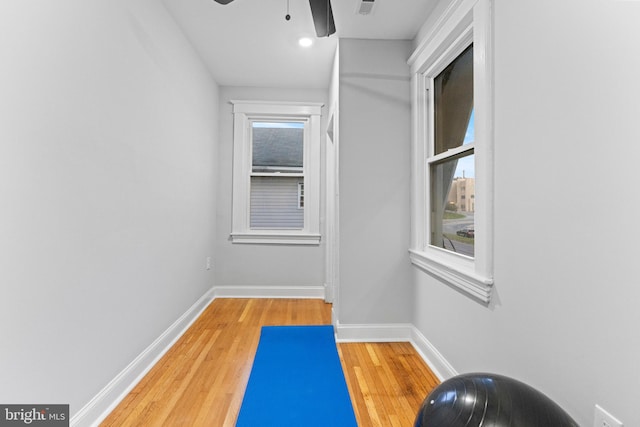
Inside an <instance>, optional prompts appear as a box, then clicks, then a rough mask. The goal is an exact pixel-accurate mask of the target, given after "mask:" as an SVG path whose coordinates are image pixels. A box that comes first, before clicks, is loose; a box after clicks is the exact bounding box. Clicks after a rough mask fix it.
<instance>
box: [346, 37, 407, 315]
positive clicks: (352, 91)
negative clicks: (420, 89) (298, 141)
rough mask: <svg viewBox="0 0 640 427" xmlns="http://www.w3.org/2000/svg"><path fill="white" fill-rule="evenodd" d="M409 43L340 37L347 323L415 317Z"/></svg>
mask: <svg viewBox="0 0 640 427" xmlns="http://www.w3.org/2000/svg"><path fill="white" fill-rule="evenodd" d="M410 50H411V43H410V42H409V41H383V40H356V39H341V40H340V51H339V68H340V87H339V92H340V95H339V103H340V105H339V109H340V154H339V155H340V166H339V167H340V171H339V173H340V196H339V198H340V208H339V215H340V237H339V240H340V242H339V252H340V267H339V268H340V272H339V282H340V288H339V296H338V297H339V308H338V310H339V313H338V316H339V321H340V323H342V324H361V323H404V322H409V321H410V320H411V312H410V310H408V309H407V308H408V307H411V276H410V273H411V269H410V265H409V260H408V256H407V249H408V247H409V164H410V162H409V154H410V90H409V86H410V82H409V68H408V65H407V59H408V58H409V54H410Z"/></svg>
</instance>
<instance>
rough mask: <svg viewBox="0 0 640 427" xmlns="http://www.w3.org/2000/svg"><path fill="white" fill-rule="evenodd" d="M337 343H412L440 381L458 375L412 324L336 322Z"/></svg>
mask: <svg viewBox="0 0 640 427" xmlns="http://www.w3.org/2000/svg"><path fill="white" fill-rule="evenodd" d="M334 324H335V328H336V342H410V343H411V344H412V345H413V347H414V348H415V349H416V351H417V352H418V354H419V355H420V357H422V359H423V360H424V361H425V363H426V364H427V366H429V368H430V369H431V371H432V372H433V373H434V375H435V376H436V377H438V379H439V380H440V381H444V380H446V379H449V378H451V377H454V376H456V375H458V373H457V372H456V370H455V369H453V366H451V364H450V363H449V362H448V361H447V360H446V359H445V358H444V356H443V355H442V354H441V353H440V352H439V351H438V350H437V349H436V348H435V346H433V344H431V343H430V342H429V340H427V339H426V338H425V336H424V335H422V333H421V332H420V331H419V330H418V329H417V328H416V327H415V326H414V325H412V324H410V323H397V324H378V325H364V324H351V325H342V324H340V322H335V323H334Z"/></svg>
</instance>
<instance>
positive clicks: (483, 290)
mask: <svg viewBox="0 0 640 427" xmlns="http://www.w3.org/2000/svg"><path fill="white" fill-rule="evenodd" d="M491 7H492V0H475V1H474V0H464V1H463V0H460V1H454V2H453V4H452V7H450V8H449V9H447V10H446V11H445V13H444V15H443V17H442V19H440V20H439V21H438V23H437V24H436V25H435V27H434V29H433V30H432V32H431V33H430V34H427V35H426V37H425V39H424V40H423V42H422V43H421V44H420V45H419V47H418V49H417V50H416V52H415V53H414V54H413V55H412V57H411V58H410V60H409V61H410V64H411V70H412V75H413V77H412V79H413V89H412V90H413V91H414V97H413V104H412V110H413V113H412V114H413V121H414V127H413V129H414V131H413V141H412V144H413V154H414V157H413V163H412V172H413V173H412V213H413V218H412V242H411V248H410V257H411V261H412V262H413V263H414V264H415V265H417V266H418V267H420V268H422V269H423V270H426V271H427V272H429V273H431V274H433V275H435V276H436V277H438V278H439V279H440V280H442V281H444V282H446V283H447V284H449V285H451V286H453V287H455V288H457V289H459V290H461V291H462V292H464V293H466V294H468V295H469V296H471V297H472V298H474V299H476V300H478V301H480V302H482V303H484V304H488V303H489V302H490V299H491V291H492V286H493V277H492V276H493V269H492V248H493V241H492V238H493V229H492V224H493V221H492V218H493V212H492V195H493V188H492V183H493V159H492V151H493V150H492V144H493V135H492V129H493V126H492V121H493V101H492V97H493V94H492V93H493V86H492V78H493V71H492V50H491V47H492V45H491V39H492V27H491ZM476 230H477V231H478V233H477V235H476Z"/></svg>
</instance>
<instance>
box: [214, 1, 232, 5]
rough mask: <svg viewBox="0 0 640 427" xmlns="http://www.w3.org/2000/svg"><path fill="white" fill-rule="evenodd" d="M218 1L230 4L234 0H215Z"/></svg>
mask: <svg viewBox="0 0 640 427" xmlns="http://www.w3.org/2000/svg"><path fill="white" fill-rule="evenodd" d="M214 1H215V2H216V3H220V4H229V3H231V2H232V1H233V0H214Z"/></svg>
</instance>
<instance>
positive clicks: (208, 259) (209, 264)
mask: <svg viewBox="0 0 640 427" xmlns="http://www.w3.org/2000/svg"><path fill="white" fill-rule="evenodd" d="M207 270H211V257H210V256H208V257H207Z"/></svg>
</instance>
